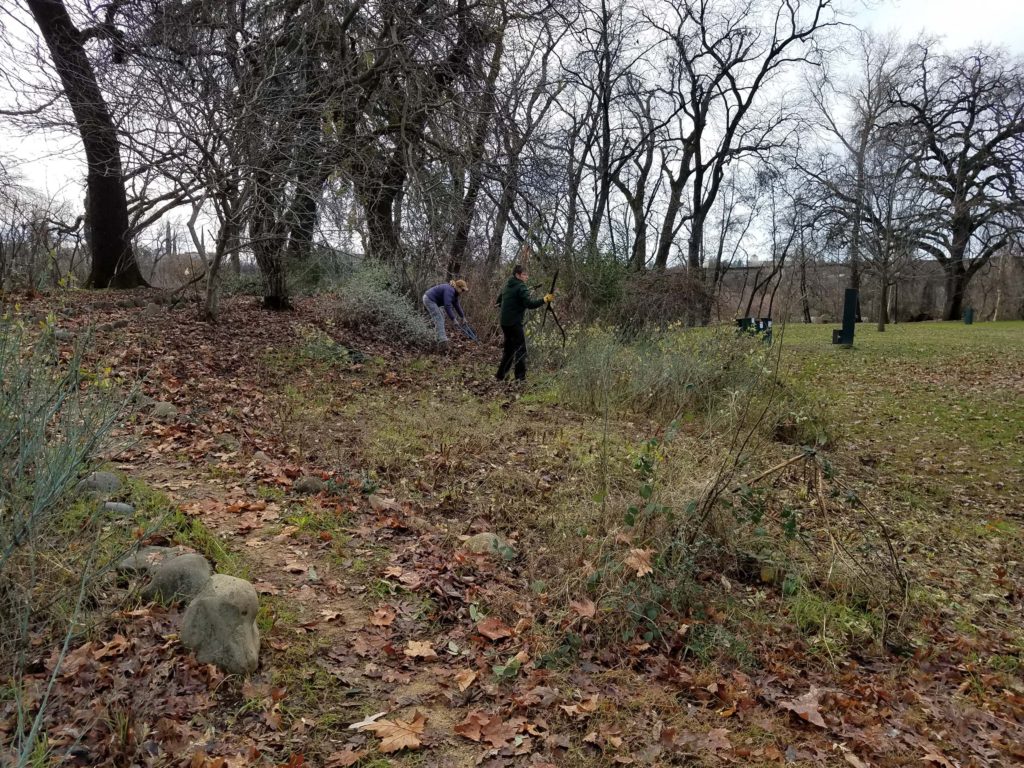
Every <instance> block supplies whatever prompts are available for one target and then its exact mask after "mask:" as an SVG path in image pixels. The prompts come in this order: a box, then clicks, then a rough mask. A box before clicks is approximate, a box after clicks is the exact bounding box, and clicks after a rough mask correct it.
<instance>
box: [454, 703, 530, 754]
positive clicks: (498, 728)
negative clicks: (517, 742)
mask: <svg viewBox="0 0 1024 768" xmlns="http://www.w3.org/2000/svg"><path fill="white" fill-rule="evenodd" d="M523 723H524V721H523V720H522V718H516V719H513V720H510V721H508V722H505V721H503V720H502V719H501V716H500V715H489V714H487V713H486V712H479V711H476V710H474V711H472V712H470V713H469V714H468V715H466V719H465V720H463V721H462V722H461V723H459V724H458V725H456V726H455V732H456V733H457V734H459V735H460V736H463V737H465V738H467V739H469V740H470V741H482V742H486V743H487V744H490V745H491V746H492V747H495V748H498V747H503V746H505V745H506V744H507V743H508V742H509V741H511V740H512V739H514V738H515V736H516V734H517V733H518V732H519V729H520V727H521V726H522V725H523Z"/></svg>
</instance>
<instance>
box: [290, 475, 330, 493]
mask: <svg viewBox="0 0 1024 768" xmlns="http://www.w3.org/2000/svg"><path fill="white" fill-rule="evenodd" d="M292 487H293V488H294V489H295V492H296V493H305V494H312V493H320V492H321V491H322V490H324V489H325V488H326V487H327V486H326V485H325V484H324V481H323V480H321V479H320V478H319V477H311V476H310V475H304V476H303V477H300V478H299V479H298V480H296V481H295V485H294V486H292Z"/></svg>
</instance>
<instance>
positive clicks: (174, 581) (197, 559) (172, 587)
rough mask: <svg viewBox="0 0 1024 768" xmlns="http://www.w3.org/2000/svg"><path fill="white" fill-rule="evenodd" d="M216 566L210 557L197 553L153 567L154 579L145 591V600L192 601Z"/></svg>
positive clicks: (152, 577)
mask: <svg viewBox="0 0 1024 768" xmlns="http://www.w3.org/2000/svg"><path fill="white" fill-rule="evenodd" d="M212 575H213V568H211V567H210V563H209V562H207V560H206V558H205V557H203V556H202V555H200V554H197V553H195V552H192V553H189V554H184V555H178V556H177V557H169V558H167V559H164V560H161V561H160V562H157V563H154V564H153V565H152V566H150V568H149V577H150V582H149V584H147V585H146V586H145V588H143V590H142V598H143V600H156V601H157V602H160V603H170V602H174V601H175V600H184V601H185V602H188V601H189V600H191V599H192V598H193V597H195V596H196V595H198V594H199V592H200V591H201V590H202V589H203V587H204V586H206V582H208V581H209V580H210V576H212Z"/></svg>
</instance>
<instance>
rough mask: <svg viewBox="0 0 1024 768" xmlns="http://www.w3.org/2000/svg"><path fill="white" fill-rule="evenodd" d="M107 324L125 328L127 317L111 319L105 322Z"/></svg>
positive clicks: (112, 326)
mask: <svg viewBox="0 0 1024 768" xmlns="http://www.w3.org/2000/svg"><path fill="white" fill-rule="evenodd" d="M107 325H109V326H110V327H111V328H125V327H127V326H128V318H127V317H119V318H117V319H116V320H111V321H110V322H109V323H107Z"/></svg>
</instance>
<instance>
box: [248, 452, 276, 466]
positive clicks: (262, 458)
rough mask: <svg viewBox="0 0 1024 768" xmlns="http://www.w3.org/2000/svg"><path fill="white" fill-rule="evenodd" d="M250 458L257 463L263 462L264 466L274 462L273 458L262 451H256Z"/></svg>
mask: <svg viewBox="0 0 1024 768" xmlns="http://www.w3.org/2000/svg"><path fill="white" fill-rule="evenodd" d="M252 460H253V461H255V462H257V463H258V464H263V465H264V466H270V465H271V464H273V463H274V460H273V459H272V458H270V457H269V456H267V454H265V453H264V452H263V451H256V453H254V454H253V455H252Z"/></svg>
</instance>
